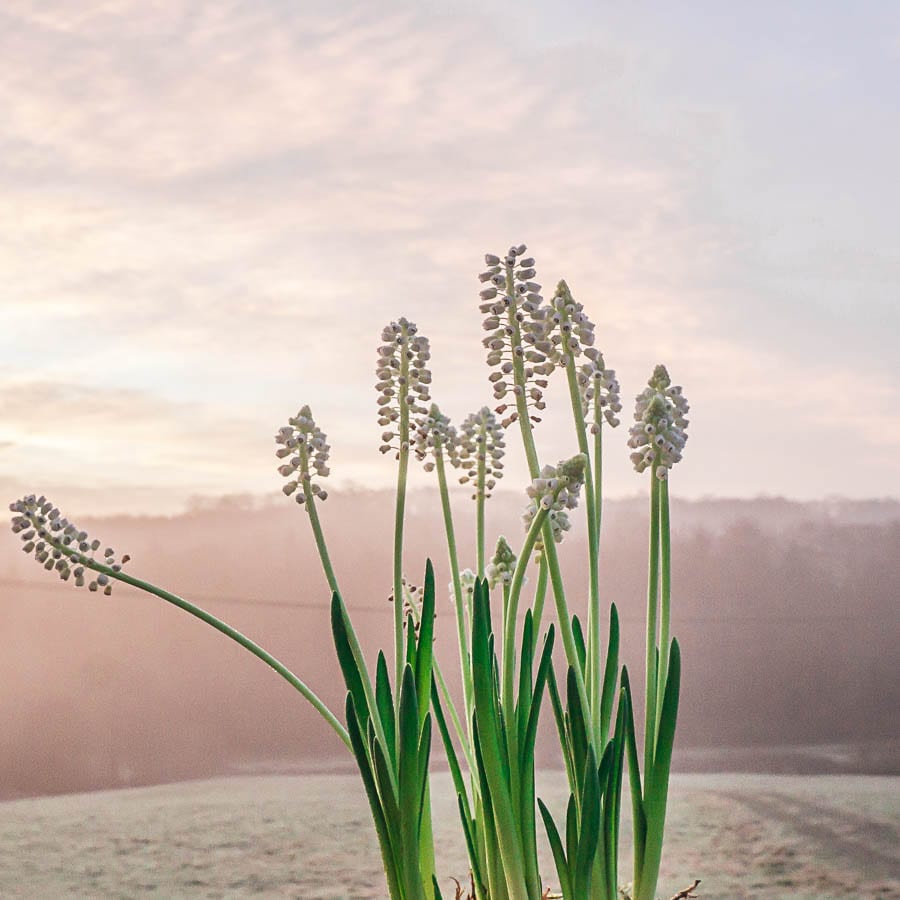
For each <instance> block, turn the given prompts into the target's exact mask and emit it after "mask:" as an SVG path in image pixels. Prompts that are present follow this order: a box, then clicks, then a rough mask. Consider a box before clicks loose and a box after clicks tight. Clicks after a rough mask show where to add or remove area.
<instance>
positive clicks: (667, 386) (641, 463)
mask: <svg viewBox="0 0 900 900" xmlns="http://www.w3.org/2000/svg"><path fill="white" fill-rule="evenodd" d="M689 409H690V407H689V405H688V402H687V399H686V398H685V396H684V394H683V393H682V391H681V386H680V385H673V384H672V380H671V379H670V378H669V373H668V371H667V370H666V367H665V366H657V367H656V368H655V369H654V370H653V375H652V376H651V377H650V380H649V381H648V382H647V387H645V388H644V390H643V391H641V393H640V394H638V396H637V399H636V400H635V407H634V420H635V421H634V425H632V426H631V428H630V429H629V431H628V433H629V438H628V446H629V447H631V448H632V449H633V451H634V452H633V453H632V454H631V461H632V463H633V464H634V468H635V470H636V471H638V472H643V471H644V469H647V468H650V467H653V466H655V468H656V477H657V478H659V479H660V480H665V479H666V478H667V477H668V475H669V470H670V469H671V468H672V466H674V465H675V463H677V462H679V461H680V460H681V457H682V453H683V451H684V445H685V443H686V442H687V439H688V435H687V426H688V420H687V418H686V416H687V413H688V410H689Z"/></svg>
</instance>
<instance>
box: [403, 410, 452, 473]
mask: <svg viewBox="0 0 900 900" xmlns="http://www.w3.org/2000/svg"><path fill="white" fill-rule="evenodd" d="M412 439H413V443H414V446H415V451H416V457H417V458H418V459H419V460H425V461H426V462H425V471H426V472H430V471H431V470H432V469H433V468H434V457H435V456H436V454H437V453H439V452H440V453H447V455H448V457H449V458H450V459H451V460H452V459H453V458H454V456H455V453H456V450H455V448H456V441H457V437H456V429H455V428H454V427H453V426H452V425H451V424H450V419H449V418H448V417H447V416H445V415H444V414H443V413H442V412H441V410H440V408H439V407H438V405H437V404H436V403H432V404H431V408H430V409H429V410H428V413H427V415H424V416H420V417H419V418H418V419H417V421H416V423H415V431H414V432H413V434H412ZM429 456H430V457H432V458H431V459H428V457H429Z"/></svg>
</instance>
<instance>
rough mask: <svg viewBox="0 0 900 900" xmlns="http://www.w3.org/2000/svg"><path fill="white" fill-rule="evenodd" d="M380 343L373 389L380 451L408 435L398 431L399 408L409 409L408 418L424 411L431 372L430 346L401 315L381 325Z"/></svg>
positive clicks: (397, 447)
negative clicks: (393, 320)
mask: <svg viewBox="0 0 900 900" xmlns="http://www.w3.org/2000/svg"><path fill="white" fill-rule="evenodd" d="M381 340H382V344H381V346H379V348H378V359H377V362H376V364H375V377H376V379H377V381H376V382H375V390H377V391H378V424H379V425H380V426H381V427H382V428H383V429H384V431H383V432H382V434H381V446H380V447H379V449H380V450H381V452H382V453H388V452H390V451H391V450H395V451H397V453H398V454H399V451H400V449H401V447H400V444H401V443H402V442H405V441H408V440H409V436H408V435H404V436H401V434H400V419H401V416H400V410H401V407H406V408H407V409H408V410H409V417H410V421H412V420H414V419H415V417H416V416H425V415H427V414H428V407H427V406H425V404H426V403H427V402H428V401H429V400H430V399H431V398H430V395H429V392H428V386H429V385H430V384H431V372H430V370H429V369H428V365H427V364H428V361H429V359H430V358H431V349H430V346H429V344H428V338H426V337H423V336H422V335H420V334H419V333H418V329H417V328H416V325H415V323H414V322H410V321H409V320H407V319H405V318H401V319H398V320H397V321H396V322H391V323H390V324H388V325H385V327H384V328H383V329H382V332H381Z"/></svg>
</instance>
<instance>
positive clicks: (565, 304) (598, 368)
mask: <svg viewBox="0 0 900 900" xmlns="http://www.w3.org/2000/svg"><path fill="white" fill-rule="evenodd" d="M550 306H551V312H550V316H549V333H548V334H547V336H546V337H545V338H544V340H542V341H539V342H538V344H537V348H538V350H541V351H542V352H545V353H546V354H547V358H548V359H549V360H550V361H551V362H553V363H555V364H556V365H558V366H567V365H568V364H569V363H570V362H574V363H575V364H577V365H578V369H577V372H576V380H577V381H578V390H579V394H580V395H581V409H582V414H583V415H584V418H585V421H586V422H587V423H588V424H589V425H590V429H591V432H592V433H593V434H596V433H597V432H598V431H599V429H600V426H601V424H602V422H603V420H604V419H605V420H606V422H607V423H608V424H609V425H610V426H611V427H613V428H615V427H616V426H617V425H618V424H619V419H618V417H617V416H616V413H618V412H621V410H622V402H621V399H620V397H619V382H618V380H617V379H616V372H615V370H614V369H608V368H606V363H605V362H604V360H603V354H602V353H601V352H600V351H599V350H598V349H597V348H596V347H595V346H594V323H593V322H592V321H591V320H590V319H589V318H588V316H587V314H586V313H585V311H584V306H583V305H582V304H581V303H579V302H578V301H577V300H575V298H574V297H573V296H572V292H571V291H570V290H569V286H568V285H567V284H566V282H565V281H560V283H559V284H558V285H557V288H556V293H555V294H554V295H553V300H552V301H551V303H550ZM579 359H580V360H583V361H582V362H581V363H580V364H578V360H579Z"/></svg>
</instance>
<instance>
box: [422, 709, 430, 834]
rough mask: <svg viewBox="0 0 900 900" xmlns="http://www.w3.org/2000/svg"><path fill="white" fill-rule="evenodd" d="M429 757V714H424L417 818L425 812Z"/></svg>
mask: <svg viewBox="0 0 900 900" xmlns="http://www.w3.org/2000/svg"><path fill="white" fill-rule="evenodd" d="M430 757H431V716H430V715H427V716H425V721H424V722H423V723H422V735H421V737H420V738H419V819H420V821H421V817H422V815H423V814H424V812H425V789H426V787H427V786H428V762H429V759H430ZM420 827H421V826H420Z"/></svg>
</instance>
